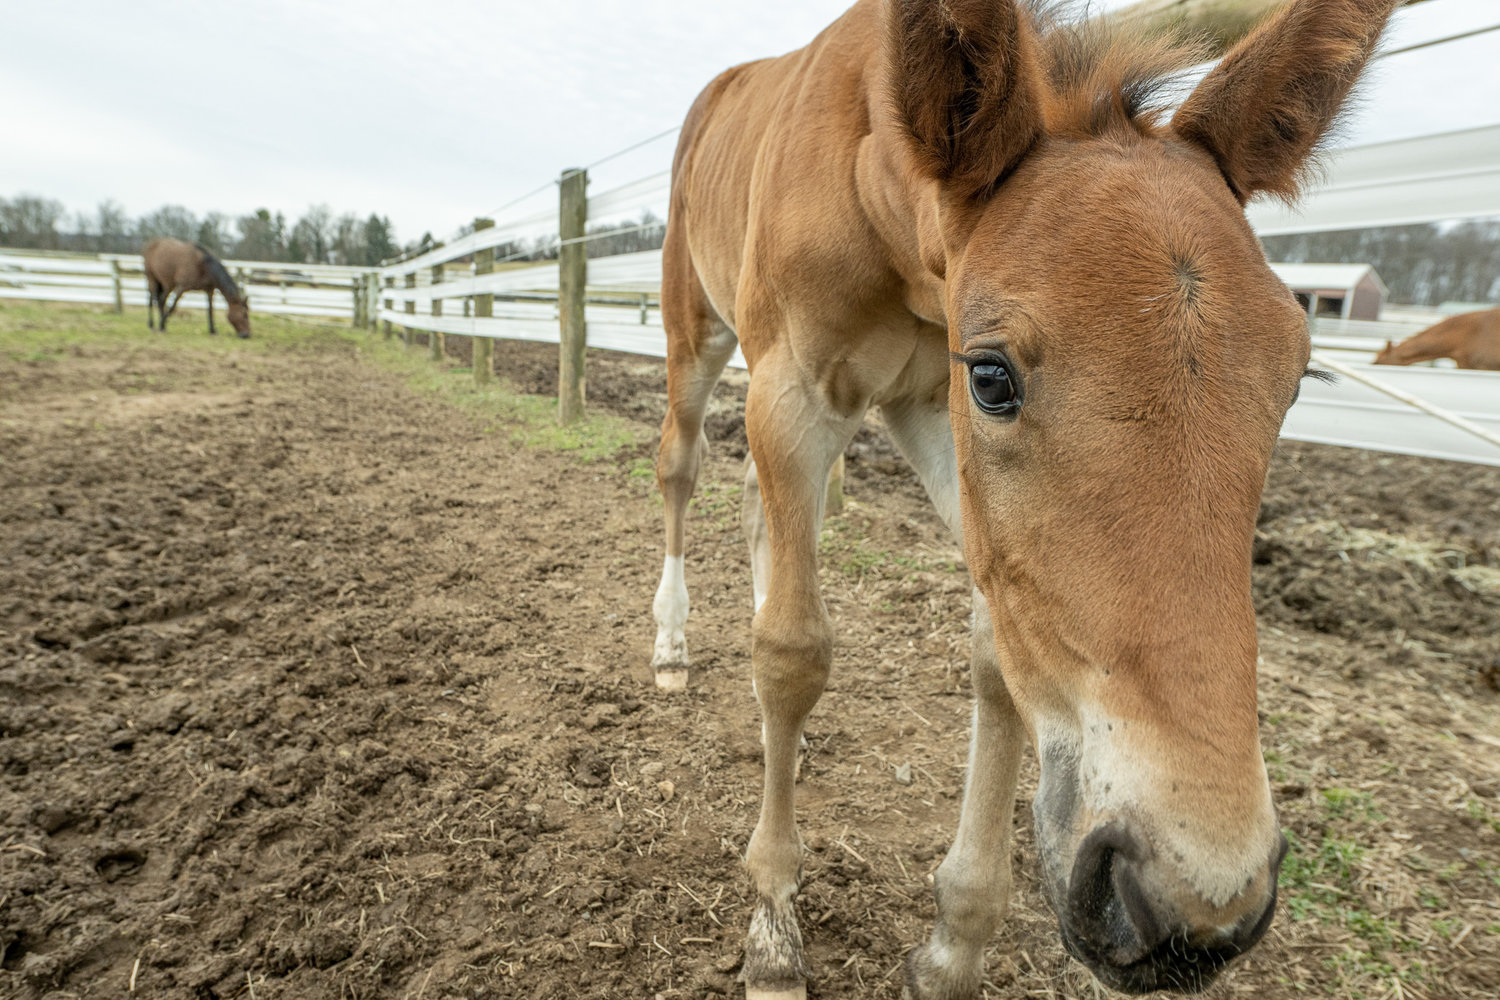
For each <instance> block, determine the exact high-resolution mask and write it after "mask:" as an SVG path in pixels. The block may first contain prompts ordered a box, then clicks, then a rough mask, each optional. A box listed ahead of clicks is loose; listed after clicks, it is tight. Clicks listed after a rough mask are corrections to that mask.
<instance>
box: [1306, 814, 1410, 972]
mask: <svg viewBox="0 0 1500 1000" xmlns="http://www.w3.org/2000/svg"><path fill="white" fill-rule="evenodd" d="M1283 832H1284V833H1285V834H1286V838H1287V842H1288V845H1289V847H1290V849H1289V850H1288V852H1287V856H1286V860H1285V861H1284V862H1283V863H1282V866H1281V878H1280V881H1279V885H1280V888H1281V889H1282V891H1283V893H1284V894H1285V896H1286V901H1287V908H1288V909H1289V910H1290V911H1291V914H1292V917H1293V919H1295V920H1316V921H1318V922H1320V923H1326V924H1334V925H1337V926H1341V927H1344V928H1345V929H1347V930H1348V931H1350V932H1351V933H1352V934H1353V935H1354V939H1351V941H1350V942H1349V943H1348V945H1347V947H1346V949H1345V951H1344V952H1343V953H1342V954H1340V955H1337V956H1335V957H1334V958H1333V959H1331V960H1330V962H1331V964H1333V965H1334V966H1335V968H1337V969H1338V971H1340V972H1341V973H1342V974H1346V975H1353V974H1356V973H1357V974H1359V975H1379V976H1384V977H1387V978H1388V977H1390V976H1391V975H1400V976H1402V977H1403V980H1405V979H1407V977H1413V978H1414V979H1420V977H1421V974H1422V973H1421V965H1420V963H1407V964H1404V965H1403V966H1402V968H1401V969H1399V970H1397V969H1396V968H1395V967H1394V966H1393V965H1392V964H1391V963H1390V962H1389V961H1387V960H1386V959H1385V958H1384V957H1383V956H1385V955H1386V954H1387V953H1389V952H1393V951H1398V952H1407V951H1412V950H1414V949H1415V948H1416V947H1417V946H1418V945H1417V942H1416V941H1414V940H1412V939H1411V938H1409V937H1407V936H1406V935H1405V934H1404V933H1403V932H1402V930H1401V925H1400V924H1399V923H1398V922H1397V921H1394V920H1391V919H1389V918H1387V917H1384V916H1381V915H1379V914H1376V913H1372V912H1371V911H1370V908H1369V907H1368V905H1366V903H1365V900H1364V898H1363V897H1362V896H1361V895H1360V892H1359V889H1358V885H1357V881H1358V873H1359V867H1360V864H1361V862H1362V861H1363V860H1364V858H1365V849H1364V848H1363V847H1361V846H1360V845H1359V843H1357V842H1356V841H1353V840H1344V839H1341V838H1338V837H1335V836H1332V835H1330V834H1324V836H1323V840H1322V843H1320V844H1319V845H1318V847H1317V848H1316V849H1315V850H1314V849H1311V848H1310V846H1309V845H1306V844H1303V843H1302V842H1301V841H1300V840H1299V839H1298V838H1297V836H1296V835H1295V834H1294V833H1293V832H1292V831H1290V830H1285V831H1283Z"/></svg>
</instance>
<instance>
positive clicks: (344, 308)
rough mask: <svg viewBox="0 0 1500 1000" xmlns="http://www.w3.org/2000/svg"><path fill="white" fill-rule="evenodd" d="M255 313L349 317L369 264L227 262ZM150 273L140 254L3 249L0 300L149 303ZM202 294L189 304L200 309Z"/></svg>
mask: <svg viewBox="0 0 1500 1000" xmlns="http://www.w3.org/2000/svg"><path fill="white" fill-rule="evenodd" d="M223 264H224V267H225V268H226V269H227V270H228V271H229V273H230V274H232V275H234V276H235V280H236V281H237V282H238V283H239V285H240V290H241V291H242V292H244V293H245V295H246V297H247V298H248V299H249V301H250V311H251V314H252V315H253V314H254V313H257V312H260V313H276V314H282V315H291V316H311V317H323V318H328V319H344V320H349V319H352V318H353V317H354V307H355V302H354V288H355V284H356V281H357V280H358V279H359V278H360V277H361V276H362V275H363V274H364V273H365V269H364V268H358V267H338V266H334V265H330V264H274V263H267V262H265V261H253V260H226V261H224V262H223ZM146 294H147V293H146V275H145V270H144V264H143V263H142V260H141V257H140V255H139V254H100V255H97V256H91V255H81V254H53V253H44V252H39V251H27V250H4V249H0V300H3V299H35V300H41V301H50V302H82V303H92V304H94V305H114V304H116V303H119V304H121V305H129V306H144V305H145V304H146ZM196 295H197V293H194V292H189V293H188V295H187V296H186V297H185V298H184V303H185V304H186V305H187V307H189V308H200V307H201V306H202V305H203V302H202V300H201V299H195V296H196Z"/></svg>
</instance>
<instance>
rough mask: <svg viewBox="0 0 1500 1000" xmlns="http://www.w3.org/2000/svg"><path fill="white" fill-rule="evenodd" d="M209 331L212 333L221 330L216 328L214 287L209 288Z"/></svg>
mask: <svg viewBox="0 0 1500 1000" xmlns="http://www.w3.org/2000/svg"><path fill="white" fill-rule="evenodd" d="M208 332H209V333H211V334H217V333H218V332H219V331H218V330H215V329H214V290H213V289H212V288H210V289H209V290H208Z"/></svg>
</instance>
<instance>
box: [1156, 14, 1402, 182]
mask: <svg viewBox="0 0 1500 1000" xmlns="http://www.w3.org/2000/svg"><path fill="white" fill-rule="evenodd" d="M1398 2H1399V0H1293V3H1291V4H1290V5H1288V6H1286V7H1284V8H1283V9H1282V10H1281V11H1280V12H1279V13H1278V14H1276V15H1275V16H1274V17H1272V18H1271V19H1270V20H1268V21H1267V22H1266V23H1265V24H1263V25H1261V26H1260V27H1259V28H1257V29H1256V30H1255V31H1254V32H1252V33H1251V34H1250V35H1249V37H1247V38H1246V39H1245V40H1244V41H1242V42H1240V43H1239V44H1238V45H1236V46H1235V47H1234V49H1233V50H1231V51H1230V53H1229V54H1228V55H1226V56H1225V57H1224V59H1223V61H1222V62H1220V63H1219V65H1218V66H1217V67H1215V68H1214V70H1213V72H1211V73H1209V74H1208V76H1207V77H1205V78H1204V80H1203V82H1202V83H1200V84H1199V85H1198V88H1197V89H1196V90H1194V91H1193V93H1192V95H1191V96H1189V97H1188V99H1187V101H1185V102H1184V103H1183V105H1182V107H1181V109H1179V110H1178V112H1177V114H1176V115H1175V116H1174V117H1173V118H1172V128H1173V129H1174V130H1175V131H1176V132H1177V134H1178V135H1180V136H1182V137H1183V138H1185V139H1188V140H1190V141H1192V142H1195V143H1197V144H1198V145H1200V146H1203V147H1204V148H1206V149H1207V150H1208V151H1209V152H1210V153H1212V154H1213V155H1214V159H1216V160H1218V161H1219V169H1221V170H1222V171H1223V172H1224V176H1225V178H1226V179H1227V180H1228V181H1229V186H1230V187H1231V188H1232V189H1233V190H1234V193H1235V196H1236V197H1237V198H1239V200H1240V202H1241V203H1244V202H1246V201H1249V200H1250V197H1251V196H1252V195H1254V194H1256V193H1258V192H1261V191H1266V192H1269V193H1271V194H1274V195H1279V196H1280V197H1282V198H1285V199H1291V198H1293V197H1295V196H1296V194H1297V189H1298V187H1299V185H1300V184H1301V181H1302V179H1303V177H1304V175H1305V174H1306V172H1307V169H1308V167H1309V165H1310V161H1311V159H1312V155H1313V153H1314V152H1315V150H1316V149H1317V146H1318V143H1319V142H1320V141H1321V140H1322V139H1323V138H1324V137H1326V136H1327V134H1328V133H1329V131H1330V129H1331V127H1332V125H1333V123H1334V121H1335V120H1336V119H1337V117H1338V114H1339V110H1340V109H1341V108H1342V107H1343V105H1344V102H1345V100H1346V99H1347V98H1348V96H1349V91H1350V89H1351V88H1352V87H1353V86H1354V83H1355V81H1356V80H1358V79H1359V74H1360V72H1361V71H1362V70H1363V69H1364V67H1365V63H1366V62H1367V61H1368V60H1369V58H1370V53H1371V52H1373V51H1374V49H1375V43H1376V42H1377V41H1379V39H1380V32H1381V29H1383V28H1384V27H1385V22H1386V19H1387V18H1389V17H1390V14H1391V11H1392V10H1394V9H1395V7H1396V6H1397V3H1398Z"/></svg>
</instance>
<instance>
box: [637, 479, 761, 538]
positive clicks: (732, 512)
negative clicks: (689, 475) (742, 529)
mask: <svg viewBox="0 0 1500 1000" xmlns="http://www.w3.org/2000/svg"><path fill="white" fill-rule="evenodd" d="M650 474H651V476H652V477H655V475H656V471H655V469H654V467H653V468H652V471H651V473H650ZM744 496H745V487H744V485H743V484H742V483H738V482H727V483H721V482H715V481H713V480H702V479H700V480H699V482H698V491H697V493H695V494H694V496H693V499H692V500H690V501H688V510H689V511H691V516H693V517H698V518H704V519H706V520H708V521H710V522H712V523H713V525H714V526H715V527H716V528H718V529H719V530H720V531H736V530H738V529H739V525H740V507H741V505H742V504H743V502H744Z"/></svg>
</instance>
